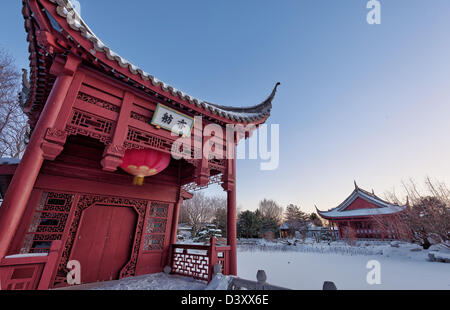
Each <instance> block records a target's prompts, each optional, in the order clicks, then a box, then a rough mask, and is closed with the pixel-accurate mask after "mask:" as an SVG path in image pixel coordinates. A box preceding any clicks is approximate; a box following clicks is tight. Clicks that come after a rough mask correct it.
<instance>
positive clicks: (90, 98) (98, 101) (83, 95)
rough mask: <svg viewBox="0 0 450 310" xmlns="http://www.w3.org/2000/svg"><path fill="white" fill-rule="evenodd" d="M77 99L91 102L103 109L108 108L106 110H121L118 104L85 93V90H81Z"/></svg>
mask: <svg viewBox="0 0 450 310" xmlns="http://www.w3.org/2000/svg"><path fill="white" fill-rule="evenodd" d="M77 99H78V100H81V101H84V102H86V103H90V104H93V105H96V106H99V107H101V108H103V109H106V110H109V111H112V112H116V113H118V112H119V111H120V108H119V107H118V106H116V105H114V104H112V103H109V102H106V101H104V100H102V99H99V98H96V97H94V96H92V95H88V94H86V93H83V92H79V93H78V95H77Z"/></svg>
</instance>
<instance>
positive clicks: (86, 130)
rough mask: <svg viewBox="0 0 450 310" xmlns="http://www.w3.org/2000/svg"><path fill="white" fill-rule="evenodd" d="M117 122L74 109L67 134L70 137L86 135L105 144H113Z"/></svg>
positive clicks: (67, 127)
mask: <svg viewBox="0 0 450 310" xmlns="http://www.w3.org/2000/svg"><path fill="white" fill-rule="evenodd" d="M115 125H116V124H115V122H113V121H110V120H108V119H105V118H102V117H99V116H96V115H93V114H91V113H88V112H82V111H79V110H77V109H73V112H72V119H71V121H70V123H69V124H68V125H67V126H66V132H67V133H68V134H70V135H77V134H80V135H84V136H89V137H91V138H94V139H98V140H100V142H103V143H105V144H110V143H111V133H112V131H113V128H114V127H115Z"/></svg>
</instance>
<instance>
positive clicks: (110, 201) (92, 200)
mask: <svg viewBox="0 0 450 310" xmlns="http://www.w3.org/2000/svg"><path fill="white" fill-rule="evenodd" d="M147 204H148V202H147V200H142V199H131V198H123V197H111V196H101V195H87V194H86V195H81V196H80V198H79V200H78V203H77V205H76V207H75V210H74V216H73V219H72V223H71V226H70V230H69V234H68V237H67V240H66V243H65V245H64V248H63V253H62V257H61V260H60V264H59V266H58V278H59V280H62V279H64V278H65V276H66V274H67V272H68V270H67V268H66V264H67V261H68V260H69V257H70V253H71V252H72V249H73V245H74V242H75V237H76V235H77V231H78V228H79V225H80V220H81V215H82V213H83V211H84V210H86V209H88V208H89V207H93V206H95V205H107V206H111V207H125V208H133V209H134V210H135V211H136V212H137V214H138V222H137V225H136V232H135V237H134V243H133V249H132V253H131V257H130V260H129V261H128V263H127V264H126V265H125V266H124V267H123V268H122V270H121V272H120V276H119V277H120V278H124V277H129V276H133V275H134V274H135V270H136V263H137V258H138V255H139V250H140V245H141V239H142V234H143V230H144V220H145V211H146V208H147Z"/></svg>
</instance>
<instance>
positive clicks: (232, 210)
mask: <svg viewBox="0 0 450 310" xmlns="http://www.w3.org/2000/svg"><path fill="white" fill-rule="evenodd" d="M227 140H228V141H230V139H227ZM231 140H234V141H233V142H232V143H228V144H227V150H226V153H227V167H226V171H225V174H224V176H223V177H224V182H223V184H222V187H223V189H224V190H226V191H227V244H228V245H229V246H230V261H229V265H230V274H231V275H237V252H236V156H235V155H236V144H235V139H231Z"/></svg>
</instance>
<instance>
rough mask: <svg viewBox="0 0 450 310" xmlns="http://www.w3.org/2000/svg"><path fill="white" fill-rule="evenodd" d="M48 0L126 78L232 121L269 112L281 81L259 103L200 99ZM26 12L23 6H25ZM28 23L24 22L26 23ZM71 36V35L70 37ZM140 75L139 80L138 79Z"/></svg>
mask: <svg viewBox="0 0 450 310" xmlns="http://www.w3.org/2000/svg"><path fill="white" fill-rule="evenodd" d="M48 1H49V2H51V3H53V4H55V5H57V7H56V12H57V14H58V15H59V16H61V17H63V18H64V19H65V20H66V21H67V24H68V26H69V27H70V29H73V30H75V31H77V32H79V33H80V34H81V36H82V37H84V38H85V39H87V40H88V41H90V42H91V43H92V45H93V48H92V49H91V47H89V48H88V47H87V46H88V45H85V46H84V48H85V50H86V51H88V52H89V53H90V54H92V55H94V56H95V55H96V53H104V55H105V56H106V58H107V59H109V60H110V61H113V62H115V63H116V64H118V65H119V66H120V68H126V69H127V72H126V73H127V76H128V78H131V79H134V80H135V81H136V82H138V83H140V84H141V85H142V86H143V87H145V82H150V83H151V85H153V86H155V87H160V88H161V89H162V90H163V91H164V92H166V93H170V94H171V95H172V96H175V97H178V98H179V99H181V100H182V102H185V103H189V104H191V105H194V106H196V107H198V108H201V109H202V110H205V111H208V112H211V113H212V114H213V115H217V116H219V117H223V118H226V119H229V120H231V121H234V122H242V123H253V122H260V121H263V120H265V119H266V118H267V117H269V115H270V111H271V109H272V100H273V99H274V97H275V93H276V90H277V87H278V85H279V84H280V83H277V84H276V85H275V87H274V89H273V91H272V93H271V94H270V96H269V97H268V98H267V99H266V100H264V101H263V102H262V103H260V104H258V105H254V106H251V107H229V106H222V105H217V104H214V103H211V102H207V101H205V100H202V99H198V98H195V97H193V96H191V95H188V94H187V93H185V92H183V91H181V90H179V89H176V88H174V87H173V86H170V85H168V84H166V83H164V82H163V81H161V80H159V79H157V78H156V77H154V76H152V75H151V74H149V73H147V72H145V71H144V70H142V69H141V68H139V67H138V66H136V65H134V64H132V63H131V62H129V61H128V60H126V59H125V58H123V57H121V56H120V55H119V54H117V53H115V52H114V51H113V50H111V48H109V47H108V46H107V45H106V44H105V43H103V42H102V41H101V40H100V39H99V38H98V37H97V36H96V35H95V34H94V32H93V31H92V30H91V29H90V28H89V26H88V25H87V24H86V23H85V22H84V20H83V19H82V18H81V16H80V15H79V14H78V12H77V11H76V10H75V9H74V6H73V5H72V3H71V2H70V1H69V0H48ZM25 12H26V10H25ZM49 14H50V16H49V18H50V21H51V24H52V26H53V27H54V28H55V29H56V30H58V31H61V28H62V29H64V26H65V25H59V24H58V23H57V21H56V20H54V19H52V18H53V17H52V16H51V13H49ZM24 17H25V19H29V18H32V15H31V14H29V16H26V14H25V13H24ZM26 25H27V24H26ZM27 32H29V33H30V29H29V28H28V27H27ZM71 39H74V38H71ZM77 43H78V44H80V45H79V46H83V42H77ZM138 77H140V79H141V80H139V79H138Z"/></svg>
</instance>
